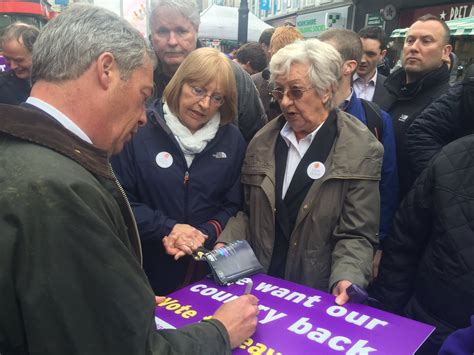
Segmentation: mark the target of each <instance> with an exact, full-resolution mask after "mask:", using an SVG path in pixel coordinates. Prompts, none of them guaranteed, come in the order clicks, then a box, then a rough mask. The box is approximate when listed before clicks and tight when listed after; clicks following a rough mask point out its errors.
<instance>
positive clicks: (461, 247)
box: [0, 0, 474, 355]
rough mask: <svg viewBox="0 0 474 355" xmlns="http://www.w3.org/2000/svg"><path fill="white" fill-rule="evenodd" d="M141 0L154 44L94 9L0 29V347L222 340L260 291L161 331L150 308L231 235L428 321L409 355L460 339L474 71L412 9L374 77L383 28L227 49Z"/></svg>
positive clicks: (437, 24) (331, 288) (448, 347)
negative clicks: (454, 60)
mask: <svg viewBox="0 0 474 355" xmlns="http://www.w3.org/2000/svg"><path fill="white" fill-rule="evenodd" d="M150 10H151V11H150V16H149V27H150V37H149V41H147V40H146V39H144V38H143V37H142V36H141V35H140V33H139V32H138V31H136V30H135V29H134V28H133V27H131V25H130V24H128V23H127V22H126V21H125V20H123V19H121V18H120V17H118V16H116V15H115V14H113V13H111V12H109V11H108V10H105V9H102V8H99V7H94V6H90V5H73V6H71V7H70V8H68V9H67V10H65V11H64V12H62V13H61V14H60V15H58V16H57V17H56V18H55V19H53V20H52V21H50V23H49V24H48V25H46V26H45V27H44V28H43V29H42V30H41V31H39V30H38V29H36V28H34V27H33V26H30V25H26V24H21V23H16V24H12V25H10V26H9V27H7V28H6V30H5V31H4V33H3V36H2V38H1V41H0V44H1V48H2V52H3V55H4V57H5V59H6V61H7V64H8V65H9V66H10V68H11V69H10V71H8V72H6V73H3V74H0V116H1V119H0V147H1V149H0V161H1V164H0V181H2V184H1V189H0V206H2V207H1V209H0V217H1V218H0V231H1V233H0V300H1V304H2V307H1V308H0V354H2V355H5V354H33V353H34V354H69V353H77V354H109V353H110V354H111V353H114V354H161V353H176V354H187V353H193V354H194V353H196V354H229V353H230V352H231V350H232V349H234V348H236V347H238V346H239V345H240V344H241V343H242V342H243V341H244V340H245V339H247V338H248V337H249V336H251V335H252V334H253V333H254V331H255V329H256V327H257V323H258V312H259V305H258V299H257V298H256V297H255V296H253V295H244V296H241V297H239V298H237V299H236V300H233V301H231V302H228V303H225V304H224V305H222V306H221V307H220V308H219V309H218V310H217V311H216V312H215V314H214V315H213V317H212V318H211V319H208V320H204V321H201V322H200V323H197V324H193V325H190V326H186V327H184V328H181V329H173V330H160V331H156V330H155V323H154V308H155V305H156V302H158V300H160V299H161V298H160V297H159V296H163V295H166V294H168V293H171V292H173V291H175V290H177V289H179V288H181V287H184V286H186V285H188V284H190V283H192V282H194V281H195V280H199V279H200V278H202V277H204V276H205V272H206V271H205V270H204V269H203V268H202V267H201V265H200V264H199V263H196V262H195V261H194V259H193V258H192V254H193V253H194V252H195V251H197V250H198V249H199V248H202V247H205V248H207V249H212V248H218V247H220V246H222V245H225V244H226V243H229V242H232V241H235V240H239V239H246V240H247V241H248V242H249V244H250V245H251V247H252V249H253V251H254V253H255V255H256V256H257V258H258V260H259V261H260V263H261V264H262V266H263V267H264V270H265V272H266V273H267V274H269V275H271V276H274V277H278V278H283V279H286V280H290V281H292V282H296V283H299V284H303V285H306V286H309V287H312V288H315V289H318V290H322V291H326V292H329V293H331V294H332V295H334V296H335V303H337V304H339V305H344V304H345V303H347V302H350V301H351V300H350V297H349V294H348V292H347V289H348V288H349V287H350V286H351V285H357V286H359V287H361V288H364V289H367V290H368V292H369V294H370V296H371V298H370V299H371V300H372V301H371V303H370V304H371V305H373V306H375V307H378V308H381V309H384V310H387V311H390V312H394V313H397V314H400V315H403V316H406V317H409V318H412V319H414V320H418V321H421V322H425V323H428V324H432V325H434V326H435V327H436V330H435V331H434V333H433V334H432V335H431V336H430V337H429V339H428V340H427V341H426V342H425V343H424V344H423V345H422V347H421V348H420V349H419V350H418V352H417V354H437V353H438V352H439V353H441V354H458V353H461V352H459V351H466V353H469V351H470V352H471V353H472V351H474V349H472V348H470V347H472V346H474V344H472V341H470V340H471V339H474V317H473V318H471V316H473V315H474V238H473V236H474V233H473V228H474V202H473V201H474V185H473V183H472V181H474V136H472V135H471V134H472V133H474V123H473V122H471V118H470V117H471V116H470V115H471V114H472V111H473V110H474V102H473V97H474V94H473V90H474V70H473V68H472V67H471V68H469V69H468V70H467V71H466V73H465V77H464V78H463V79H462V80H459V81H457V82H455V83H453V84H452V85H450V83H449V80H450V71H449V69H448V65H447V63H448V62H449V61H450V54H451V51H452V48H451V45H450V42H449V28H447V26H446V24H445V23H444V22H443V21H442V20H439V19H438V18H437V17H434V16H431V15H426V16H423V17H420V18H419V19H417V20H416V21H415V22H414V23H413V24H412V25H411V26H410V28H409V30H408V32H407V34H406V39H405V43H404V46H403V51H402V62H401V63H402V66H401V67H400V68H398V69H396V70H394V71H393V72H391V73H388V74H389V75H388V76H385V75H382V73H381V72H380V71H379V68H380V66H379V64H380V63H381V62H382V61H383V59H384V57H385V55H386V50H387V42H388V39H387V36H386V35H385V33H384V32H383V30H381V29H380V28H375V27H367V28H363V29H362V30H360V31H359V33H356V32H354V31H351V30H342V29H331V30H327V31H325V32H323V33H322V34H321V35H320V36H319V38H318V39H306V40H305V39H304V37H303V35H302V34H301V33H300V32H299V31H298V29H297V28H295V27H293V26H282V27H278V28H276V29H270V30H265V31H264V32H263V33H262V36H261V40H260V41H259V42H260V43H249V44H246V45H243V46H242V47H241V48H240V49H239V50H237V51H236V53H235V58H234V59H233V60H231V59H229V57H228V55H226V54H224V53H221V52H219V51H218V50H217V49H212V48H205V47H203V46H202V44H201V43H200V41H199V40H198V37H197V34H198V31H199V24H200V23H199V9H198V6H197V4H196V3H195V2H194V0H179V1H178V0H159V1H157V2H154V3H153V5H152V6H151V9H150ZM386 74H387V73H386ZM157 296H158V297H157ZM471 321H472V322H473V324H472V327H471V328H469V326H471ZM464 328H467V329H464ZM466 339H467V340H466ZM443 343H444V345H443ZM453 349H454V350H453ZM463 349H464V350H463Z"/></svg>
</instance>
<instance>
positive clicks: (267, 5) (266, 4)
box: [260, 0, 270, 11]
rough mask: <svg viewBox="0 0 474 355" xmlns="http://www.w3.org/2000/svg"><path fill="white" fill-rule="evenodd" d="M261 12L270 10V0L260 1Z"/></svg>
mask: <svg viewBox="0 0 474 355" xmlns="http://www.w3.org/2000/svg"><path fill="white" fill-rule="evenodd" d="M260 10H264V11H268V10H270V0H260Z"/></svg>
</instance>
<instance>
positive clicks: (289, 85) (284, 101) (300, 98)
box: [272, 63, 330, 139]
mask: <svg viewBox="0 0 474 355" xmlns="http://www.w3.org/2000/svg"><path fill="white" fill-rule="evenodd" d="M308 70H309V66H308V64H303V63H293V64H292V65H291V67H290V70H289V73H288V76H277V77H276V78H275V89H274V90H273V91H272V95H273V96H274V97H275V99H276V100H277V101H278V103H279V104H280V108H281V110H282V112H283V115H284V116H285V118H286V120H287V121H288V124H289V125H290V127H291V128H292V130H293V131H294V132H295V135H296V138H297V139H302V138H304V137H306V136H307V135H308V134H310V133H311V132H312V131H314V130H315V129H316V128H317V127H319V126H320V125H321V124H322V123H323V122H324V121H325V120H326V119H327V117H328V114H329V111H328V110H327V109H326V108H325V106H324V103H325V102H326V101H327V100H329V96H330V94H329V89H328V90H327V92H326V93H325V94H324V95H323V96H322V97H321V96H319V95H318V93H317V92H316V90H315V89H314V87H313V85H312V84H311V81H310V79H309V76H308Z"/></svg>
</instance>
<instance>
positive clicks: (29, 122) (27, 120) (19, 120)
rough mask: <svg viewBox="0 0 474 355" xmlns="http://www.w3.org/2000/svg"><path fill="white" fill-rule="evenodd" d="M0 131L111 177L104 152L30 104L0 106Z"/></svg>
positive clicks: (92, 171)
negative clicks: (50, 150)
mask: <svg viewBox="0 0 474 355" xmlns="http://www.w3.org/2000/svg"><path fill="white" fill-rule="evenodd" d="M0 116H1V117H2V119H1V120H0V132H3V133H6V134H9V135H10V136H13V137H16V138H19V139H22V140H25V141H28V142H31V143H35V144H38V145H41V146H44V147H47V148H49V149H52V150H54V151H56V152H58V153H60V154H62V155H64V156H66V157H68V158H70V159H72V160H74V161H76V162H77V163H78V164H80V165H82V166H83V167H84V168H86V169H87V170H89V171H90V172H91V173H93V174H95V175H97V176H101V177H103V178H106V179H110V180H114V177H113V175H112V173H111V170H110V166H109V160H108V154H107V152H105V151H103V150H101V149H99V148H97V147H95V146H93V145H92V144H88V143H87V142H84V141H83V140H82V139H80V138H79V137H77V136H75V135H74V134H73V133H71V132H69V131H68V130H67V129H65V128H64V127H62V126H61V125H60V124H59V123H57V122H56V121H55V120H54V119H53V118H52V117H50V116H49V115H47V114H46V113H44V112H43V111H41V110H39V109H37V108H34V107H33V106H31V105H27V104H24V105H21V106H10V105H0Z"/></svg>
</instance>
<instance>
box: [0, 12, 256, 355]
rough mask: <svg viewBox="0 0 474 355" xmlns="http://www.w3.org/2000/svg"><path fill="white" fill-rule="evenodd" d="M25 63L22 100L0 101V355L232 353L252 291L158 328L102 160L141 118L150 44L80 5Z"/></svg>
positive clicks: (46, 33) (129, 218)
mask: <svg viewBox="0 0 474 355" xmlns="http://www.w3.org/2000/svg"><path fill="white" fill-rule="evenodd" d="M91 33H93V34H94V35H93V36H91V35H90V34H91ZM33 62H34V63H35V65H34V67H33V72H32V79H33V82H34V85H33V87H32V91H31V96H30V97H29V98H28V100H27V103H26V104H24V105H23V106H22V107H18V106H11V105H0V117H2V119H1V120H0V147H1V149H0V162H1V163H0V180H1V181H2V188H1V189H0V206H1V209H0V231H1V235H0V304H1V305H2V306H1V307H0V353H1V354H2V355H10V354H45V355H46V354H48V355H63V354H119V355H120V354H123V355H130V354H197V353H199V354H230V350H231V348H234V347H237V346H239V345H240V343H241V342H242V341H244V340H245V339H247V338H248V336H250V335H251V334H252V333H253V331H254V330H255V326H256V323H257V318H256V314H257V312H258V308H257V299H256V298H255V297H254V296H251V295H247V296H242V297H240V298H239V299H237V300H235V301H232V302H234V303H232V302H229V303H226V304H225V305H223V306H222V307H221V308H219V309H218V310H217V311H216V313H215V314H214V316H213V319H211V320H210V321H203V322H201V323H198V324H194V325H190V326H188V327H185V328H182V329H178V330H162V331H156V325H155V317H154V311H155V297H154V294H153V291H152V289H151V287H150V285H149V283H148V281H147V278H146V275H145V273H144V272H143V270H142V268H141V259H142V257H141V256H142V254H141V248H140V241H139V236H138V233H137V228H136V224H135V221H134V218H133V215H132V213H131V210H130V206H129V204H128V201H127V200H126V198H125V196H124V194H123V190H122V189H121V187H120V185H119V184H118V182H117V180H116V179H115V176H114V175H113V172H112V170H111V168H110V164H109V162H108V158H109V156H110V155H111V154H114V153H117V152H119V151H120V150H121V149H122V147H123V145H124V143H125V141H127V140H129V139H130V138H131V136H132V135H133V134H134V133H135V132H136V130H137V129H138V126H140V125H143V124H144V123H145V122H146V116H145V107H144V106H145V105H144V103H145V101H146V99H147V98H148V97H149V96H151V95H152V91H153V80H152V74H153V62H154V53H153V50H152V49H151V48H149V47H148V46H147V45H146V42H145V40H144V39H143V37H142V36H141V34H140V33H139V32H138V31H137V30H135V29H134V28H133V27H131V25H130V24H128V23H127V22H126V21H125V20H123V19H121V18H119V17H118V16H117V15H115V14H113V13H112V12H110V11H108V10H105V9H102V8H97V7H92V6H86V5H78V6H72V7H70V8H69V9H68V10H66V11H64V12H63V13H61V14H60V15H59V16H58V17H56V18H55V19H54V20H52V21H51V22H50V23H49V24H48V26H46V27H45V28H44V29H43V31H42V32H41V34H40V36H39V37H38V40H37V45H36V46H35V49H34V51H33ZM163 272H166V270H163Z"/></svg>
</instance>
